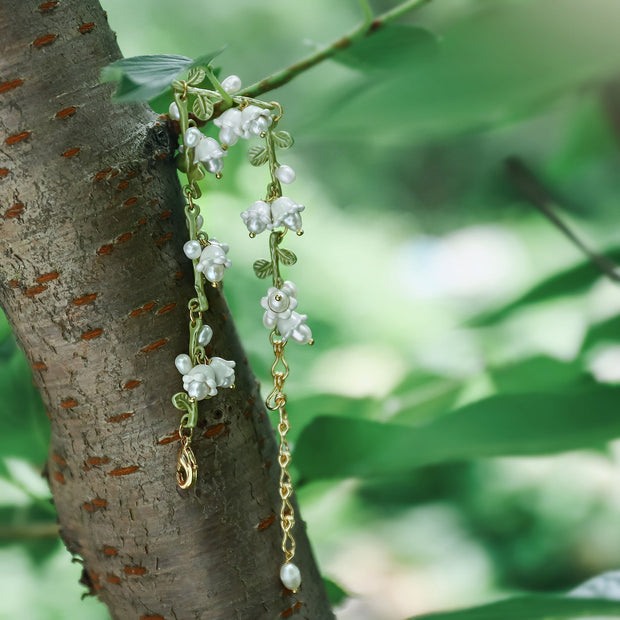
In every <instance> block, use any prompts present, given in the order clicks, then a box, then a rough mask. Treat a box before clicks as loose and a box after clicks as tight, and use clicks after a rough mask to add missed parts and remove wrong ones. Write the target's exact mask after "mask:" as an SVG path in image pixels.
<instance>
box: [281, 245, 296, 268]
mask: <svg viewBox="0 0 620 620" xmlns="http://www.w3.org/2000/svg"><path fill="white" fill-rule="evenodd" d="M278 256H279V258H280V261H281V262H282V264H283V265H294V264H295V263H296V262H297V256H296V255H295V253H294V252H292V251H291V250H286V249H285V248H278Z"/></svg>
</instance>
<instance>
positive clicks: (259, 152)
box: [248, 146, 269, 166]
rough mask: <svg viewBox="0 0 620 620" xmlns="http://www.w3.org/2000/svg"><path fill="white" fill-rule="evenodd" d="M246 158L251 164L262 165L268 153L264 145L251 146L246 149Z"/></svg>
mask: <svg viewBox="0 0 620 620" xmlns="http://www.w3.org/2000/svg"><path fill="white" fill-rule="evenodd" d="M248 159H249V160H250V163H251V164H252V165H253V166H262V165H263V164H264V163H265V162H266V161H267V160H268V159H269V153H268V152H267V149H266V148H265V147H264V146H252V147H250V150H249V151H248Z"/></svg>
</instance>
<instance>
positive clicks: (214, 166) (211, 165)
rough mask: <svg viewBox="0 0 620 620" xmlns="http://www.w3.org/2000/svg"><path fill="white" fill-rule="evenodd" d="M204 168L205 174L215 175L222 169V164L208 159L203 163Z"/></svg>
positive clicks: (220, 161) (216, 160)
mask: <svg viewBox="0 0 620 620" xmlns="http://www.w3.org/2000/svg"><path fill="white" fill-rule="evenodd" d="M205 168H206V169H207V172H210V173H211V174H217V173H218V172H222V170H223V169H224V162H223V161H222V160H221V159H209V160H207V161H206V162H205Z"/></svg>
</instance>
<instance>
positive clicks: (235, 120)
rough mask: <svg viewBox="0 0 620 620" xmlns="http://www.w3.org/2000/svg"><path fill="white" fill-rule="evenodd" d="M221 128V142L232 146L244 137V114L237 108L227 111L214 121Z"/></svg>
mask: <svg viewBox="0 0 620 620" xmlns="http://www.w3.org/2000/svg"><path fill="white" fill-rule="evenodd" d="M213 124H214V125H215V126H216V127H219V128H220V142H221V143H222V144H227V145H228V146H232V145H233V144H235V143H236V142H237V140H238V139H239V137H240V136H242V135H243V129H242V126H243V113H242V112H241V110H239V109H237V108H230V109H229V110H226V112H224V113H223V114H222V115H221V116H219V117H218V118H216V119H215V120H214V121H213Z"/></svg>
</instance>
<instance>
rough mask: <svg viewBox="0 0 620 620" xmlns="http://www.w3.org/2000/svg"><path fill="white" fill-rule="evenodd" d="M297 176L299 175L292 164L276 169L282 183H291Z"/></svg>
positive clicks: (277, 176)
mask: <svg viewBox="0 0 620 620" xmlns="http://www.w3.org/2000/svg"><path fill="white" fill-rule="evenodd" d="M296 178H297V175H296V174H295V171H294V170H293V169H292V168H291V167H290V166H286V165H284V166H279V167H278V169H277V170H276V179H278V181H280V183H284V184H285V185H288V184H289V183H292V182H293V181H294V180H295V179H296Z"/></svg>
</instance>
